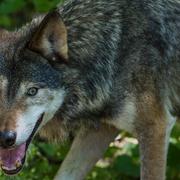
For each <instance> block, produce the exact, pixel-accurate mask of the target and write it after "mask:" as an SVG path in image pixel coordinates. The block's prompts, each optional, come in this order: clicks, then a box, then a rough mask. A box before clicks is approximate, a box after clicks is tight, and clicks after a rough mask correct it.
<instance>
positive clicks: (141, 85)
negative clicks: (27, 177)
mask: <svg viewBox="0 0 180 180" xmlns="http://www.w3.org/2000/svg"><path fill="white" fill-rule="evenodd" d="M179 29H180V2H179V1H178V0H173V1H172V0H166V1H164V0H133V1H131V0H111V1H108V0H97V1H94V0H86V1H84V0H69V1H66V2H65V3H64V5H61V6H59V7H57V9H55V10H53V11H51V12H50V13H48V14H47V15H45V16H40V17H37V18H35V19H33V20H32V21H31V22H30V23H28V24H26V25H25V26H23V27H22V28H20V29H19V30H16V31H14V32H9V31H1V35H0V146H1V149H0V164H1V169H2V171H3V172H4V173H5V174H7V175H15V174H17V173H18V172H19V171H20V170H21V169H22V167H23V164H24V162H25V157H26V151H27V149H28V146H29V144H30V143H31V141H32V139H33V137H34V136H35V134H36V133H39V134H40V135H41V136H44V137H47V138H48V139H50V140H55V141H56V142H58V143H60V141H61V140H62V139H63V138H68V136H69V134H71V133H73V135H74V141H73V143H72V146H71V148H70V150H69V153H68V155H67V157H66V158H65V160H64V162H63V163H62V165H61V168H60V170H59V171H58V173H57V175H56V176H55V180H81V179H84V178H85V177H86V175H87V173H88V172H89V171H90V170H91V168H92V167H93V166H94V164H95V163H96V162H97V160H98V159H99V158H101V157H102V155H103V153H104V152H105V150H106V149H107V147H108V145H109V143H110V142H111V141H113V139H114V138H115V137H116V136H117V135H118V133H119V130H121V129H123V130H125V131H128V132H130V133H131V134H132V135H134V136H135V137H136V138H137V139H138V141H139V145H140V159H141V180H165V178H166V175H165V174H166V173H165V172H166V159H167V152H168V144H169V137H170V134H171V130H172V128H173V126H174V124H175V122H176V119H177V118H178V117H179V115H180V84H179V78H180V31H179Z"/></svg>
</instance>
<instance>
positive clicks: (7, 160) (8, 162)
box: [0, 143, 26, 170]
mask: <svg viewBox="0 0 180 180" xmlns="http://www.w3.org/2000/svg"><path fill="white" fill-rule="evenodd" d="M25 151H26V143H24V144H21V145H20V146H18V147H16V148H14V149H10V150H8V149H0V161H1V166H2V167H5V168H6V169H8V170H13V169H16V163H17V162H20V163H21V161H22V159H23V157H24V156H25Z"/></svg>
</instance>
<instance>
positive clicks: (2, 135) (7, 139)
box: [0, 131, 16, 148]
mask: <svg viewBox="0 0 180 180" xmlns="http://www.w3.org/2000/svg"><path fill="white" fill-rule="evenodd" d="M15 141H16V133H15V132H14V131H3V132H0V146H1V147H3V148H8V147H11V146H13V145H14V144H15Z"/></svg>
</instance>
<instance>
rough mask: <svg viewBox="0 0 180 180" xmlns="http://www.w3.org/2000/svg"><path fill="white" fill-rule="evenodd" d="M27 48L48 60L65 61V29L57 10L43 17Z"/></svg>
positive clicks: (66, 54) (66, 53)
mask: <svg viewBox="0 0 180 180" xmlns="http://www.w3.org/2000/svg"><path fill="white" fill-rule="evenodd" d="M28 48H29V49H30V50H32V51H35V52H38V53H40V54H41V55H42V56H43V57H45V58H47V59H49V60H52V61H55V62H58V61H67V59H68V45H67V30H66V27H65V25H64V23H63V21H62V19H61V17H60V14H59V13H58V12H56V11H54V12H51V13H49V14H48V15H47V16H46V17H45V18H44V19H43V21H42V22H41V23H40V25H39V27H38V29H37V30H36V32H35V33H34V34H33V36H32V38H31V40H30V42H29V44H28Z"/></svg>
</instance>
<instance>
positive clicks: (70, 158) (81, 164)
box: [55, 124, 118, 180]
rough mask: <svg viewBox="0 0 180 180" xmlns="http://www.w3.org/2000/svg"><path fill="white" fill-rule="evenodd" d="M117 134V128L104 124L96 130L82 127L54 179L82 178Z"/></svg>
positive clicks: (76, 179) (71, 179)
mask: <svg viewBox="0 0 180 180" xmlns="http://www.w3.org/2000/svg"><path fill="white" fill-rule="evenodd" d="M117 134H118V130H117V129H115V128H113V127H110V126H109V125H105V124H102V125H101V126H100V127H99V128H98V129H96V130H95V129H88V130H87V129H86V130H85V129H84V128H82V129H81V130H80V131H79V133H78V134H77V136H76V137H75V139H74V142H73V144H72V147H71V149H70V151H69V153H68V155H67V157H66V158H65V160H64V162H63V164H62V166H61V168H60V170H59V171H58V173H57V175H56V177H55V180H82V179H84V178H85V177H86V175H87V173H88V172H89V171H90V170H91V168H92V167H93V166H94V164H95V163H96V162H97V161H98V160H99V159H100V158H101V157H102V155H103V153H104V152H105V150H106V149H107V148H108V146H109V144H110V142H111V141H113V139H114V138H115V137H116V136H117Z"/></svg>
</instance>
